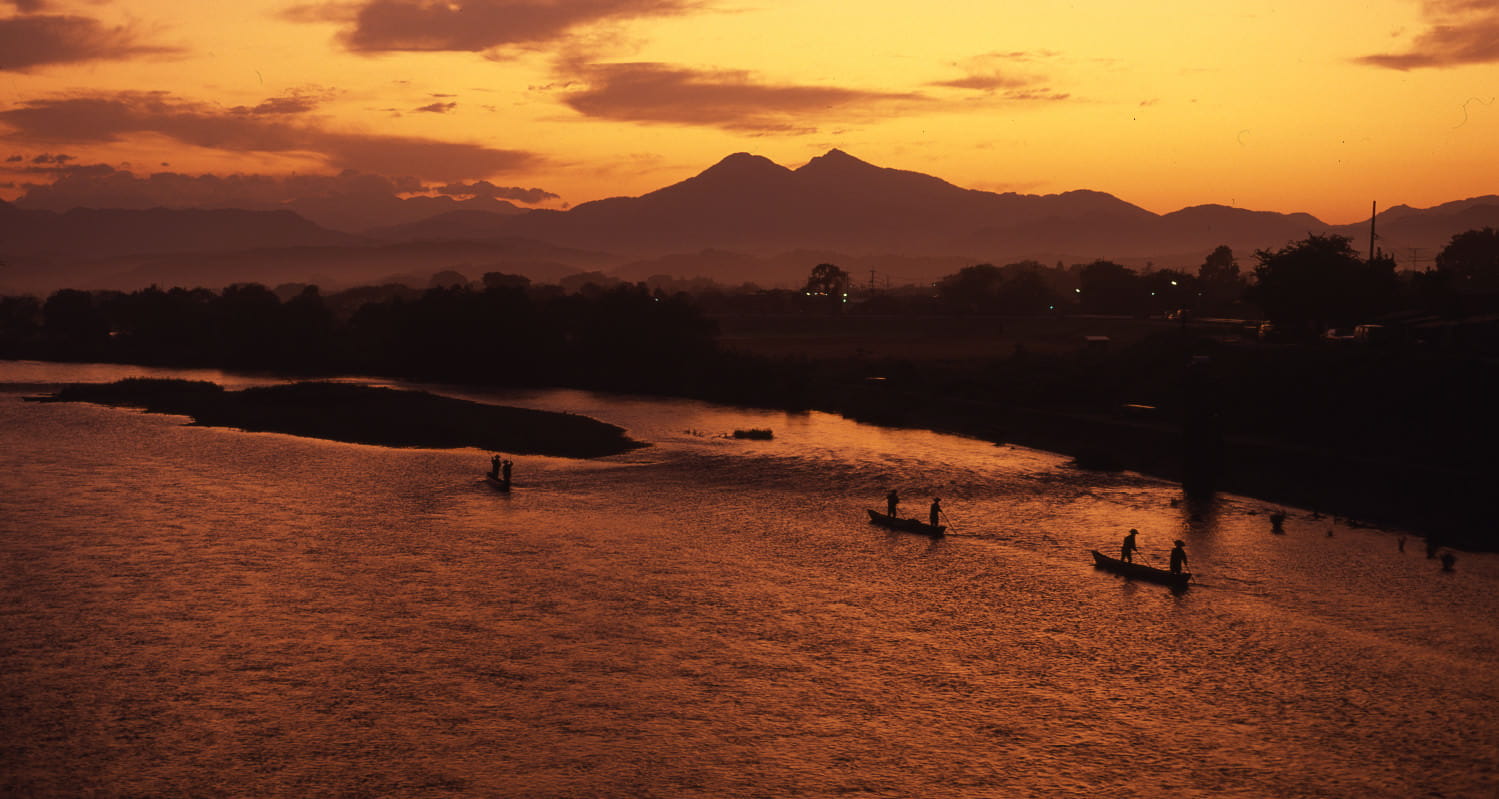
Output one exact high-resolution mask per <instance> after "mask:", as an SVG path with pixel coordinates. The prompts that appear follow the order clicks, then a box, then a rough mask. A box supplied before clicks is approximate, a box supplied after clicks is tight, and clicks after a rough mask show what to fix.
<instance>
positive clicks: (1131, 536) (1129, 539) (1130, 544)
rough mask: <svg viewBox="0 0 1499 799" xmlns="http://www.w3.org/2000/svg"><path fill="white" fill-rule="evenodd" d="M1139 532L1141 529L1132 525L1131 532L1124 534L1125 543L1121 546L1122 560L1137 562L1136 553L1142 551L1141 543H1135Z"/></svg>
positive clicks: (1120, 556)
mask: <svg viewBox="0 0 1499 799" xmlns="http://www.w3.org/2000/svg"><path fill="white" fill-rule="evenodd" d="M1139 534H1140V531H1139V530H1136V529H1134V528H1133V527H1131V528H1130V531H1129V533H1128V534H1127V535H1125V536H1124V543H1123V544H1121V545H1120V546H1119V559H1120V560H1122V561H1126V562H1128V563H1134V562H1135V553H1136V552H1139V551H1140V545H1139V544H1136V543H1135V536H1137V535H1139Z"/></svg>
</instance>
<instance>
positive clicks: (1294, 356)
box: [0, 228, 1499, 550]
mask: <svg viewBox="0 0 1499 799" xmlns="http://www.w3.org/2000/svg"><path fill="white" fill-rule="evenodd" d="M1254 257H1255V260H1256V261H1257V262H1258V263H1257V265H1255V266H1254V267H1253V271H1252V273H1250V272H1249V271H1248V270H1241V269H1240V267H1239V264H1238V262H1237V261H1236V259H1235V257H1234V255H1233V252H1232V251H1231V250H1230V249H1229V248H1228V247H1226V246H1225V247H1219V248H1217V249H1216V250H1214V251H1213V252H1212V253H1211V254H1209V255H1207V257H1206V258H1205V260H1204V261H1203V263H1202V265H1201V266H1200V267H1199V268H1198V269H1197V273H1196V274H1195V275H1193V274H1190V273H1188V272H1185V271H1181V270H1177V269H1169V268H1167V269H1150V270H1147V271H1145V272H1137V271H1135V270H1131V269H1128V268H1126V267H1124V266H1121V265H1119V264H1115V263H1112V262H1108V261H1095V262H1093V263H1089V264H1072V265H1070V266H1064V265H1062V264H1060V263H1059V264H1057V266H1055V267H1051V266H1047V265H1044V264H1040V263H1035V262H1021V263H1015V264H1007V265H1005V266H999V267H997V266H994V265H990V264H979V265H975V266H971V267H965V268H964V269H962V270H960V271H959V272H957V273H956V274H953V275H949V276H947V277H945V278H943V279H941V280H939V281H937V282H936V283H935V284H927V285H909V286H904V287H897V288H890V287H889V286H887V287H886V288H884V289H880V288H878V287H877V286H876V285H875V282H874V280H873V279H872V278H871V281H870V284H869V286H868V287H867V288H861V287H859V286H856V285H855V284H854V282H853V280H852V276H851V275H850V274H848V273H847V272H844V271H843V270H842V269H840V268H838V267H836V266H834V265H832V264H818V265H817V266H816V267H813V268H812V271H811V273H810V274H809V276H808V281H807V284H806V285H805V286H804V287H803V288H802V289H800V290H791V289H771V290H764V289H759V288H758V287H754V286H752V285H750V284H745V285H744V286H741V287H738V288H730V287H723V286H717V285H716V284H711V283H709V284H701V283H693V282H683V281H679V280H675V279H668V278H665V277H664V276H658V277H657V278H652V279H650V280H648V281H641V282H638V283H624V282H620V281H618V280H617V279H614V278H611V277H610V276H607V275H602V274H596V273H590V274H583V275H578V276H575V277H576V279H575V280H569V281H568V283H569V285H568V286H564V285H561V284H558V285H549V284H548V285H532V284H531V283H530V281H529V280H528V279H526V278H524V277H521V276H518V275H507V274H502V273H498V272H490V273H485V274H484V276H483V278H482V279H481V280H477V281H473V280H469V279H468V278H467V277H466V276H464V275H462V274H459V273H457V272H452V271H448V272H440V273H438V274H435V275H433V276H432V279H431V281H430V285H429V287H428V288H426V289H422V288H417V287H412V286H407V285H404V284H400V283H391V284H387V285H382V286H367V287H363V288H359V289H350V290H346V291H341V292H338V293H336V294H331V295H327V296H324V295H323V294H322V293H321V292H320V291H319V289H318V287H317V286H315V285H308V284H286V285H282V286H277V287H275V288H274V289H272V288H268V287H266V286H263V285H259V284H253V283H250V284H234V285H231V286H228V287H225V288H224V289H222V290H218V291H215V290H209V289H202V288H198V289H184V288H172V289H167V290H163V289H160V288H158V287H154V286H153V287H151V288H148V289H142V290H139V291H135V292H130V293H124V292H110V291H92V292H91V291H83V290H75V289H64V290H61V291H58V292H55V293H54V294H52V295H51V296H49V297H47V298H46V299H45V300H43V299H42V298H37V297H0V357H3V358H13V359H27V358H35V359H39V360H50V361H64V362H66V361H74V362H105V363H132V364H140V365H144V366H162V367H174V368H215V369H224V370H230V371H235V372H244V373H265V374H276V375H288V376H297V377H300V378H302V379H308V380H317V379H329V378H330V377H334V376H338V375H367V376H374V377H380V378H387V379H392V380H405V381H412V382H418V383H428V384H455V385H465V386H473V387H479V388H502V389H504V388H538V387H554V386H555V387H566V388H577V389H584V390H589V391H603V392H616V393H620V394H635V395H651V396H665V397H686V398H692V399H698V400H704V401H708V402H715V403H720V404H727V405H741V406H747V407H757V408H769V409H777V410H784V411H793V412H795V411H807V410H818V411H826V412H829V413H836V414H840V415H843V416H845V417H848V418H850V419H854V420H856V421H860V422H867V423H871V424H877V425H884V426H888V427H902V428H920V429H929V430H934V431H938V432H944V433H955V434H959V435H964V436H969V437H972V438H977V439H981V440H987V441H991V442H995V443H1010V444H1017V445H1022V446H1026V447H1033V448H1037V449H1044V450H1049V451H1053V452H1057V453H1060V454H1062V455H1066V456H1071V457H1072V458H1074V459H1075V461H1074V462H1075V465H1076V466H1077V468H1088V467H1092V468H1097V469H1107V470H1121V469H1122V470H1130V471H1135V472H1139V473H1142V474H1148V475H1151V476H1155V477H1160V478H1163V479H1167V480H1173V481H1177V482H1180V483H1182V484H1183V486H1184V488H1183V499H1184V500H1186V501H1187V502H1188V503H1189V504H1193V503H1195V500H1193V499H1192V497H1195V496H1207V495H1210V493H1211V491H1214V490H1217V491H1225V492H1232V493H1235V494H1240V495H1243V496H1247V497H1251V498H1253V499H1256V500H1258V501H1261V502H1263V503H1264V504H1265V505H1266V506H1267V507H1266V511H1269V510H1271V509H1272V508H1273V506H1274V505H1276V504H1283V505H1286V506H1295V507H1298V508H1306V509H1308V510H1309V511H1311V512H1310V513H1307V514H1305V515H1306V516H1307V517H1308V518H1309V519H1311V520H1315V519H1317V518H1319V517H1322V516H1336V517H1342V518H1344V519H1348V520H1350V521H1352V520H1356V521H1357V522H1360V523H1365V524H1374V525H1386V526H1394V527H1400V528H1403V529H1407V530H1410V531H1412V532H1415V533H1418V534H1420V535H1423V536H1426V537H1428V538H1429V539H1432V540H1440V541H1442V543H1444V544H1446V545H1452V546H1461V547H1463V548H1472V549H1480V548H1481V549H1489V550H1493V549H1499V530H1496V528H1495V525H1494V522H1493V518H1492V511H1491V508H1490V507H1489V505H1490V503H1489V502H1488V496H1489V491H1488V489H1489V487H1490V486H1491V485H1492V484H1493V483H1494V481H1495V480H1499V425H1495V424H1493V418H1494V415H1495V413H1496V409H1499V313H1496V311H1499V268H1496V267H1495V265H1496V264H1499V260H1496V259H1499V231H1494V230H1492V229H1487V228H1486V229H1484V230H1482V231H1469V233H1465V234H1462V235H1460V236H1456V237H1454V239H1453V242H1452V244H1451V245H1449V246H1448V247H1447V248H1446V249H1444V250H1443V252H1442V253H1440V254H1439V255H1438V258H1437V267H1436V268H1434V269H1432V270H1427V271H1425V272H1397V271H1396V270H1395V268H1394V263H1393V262H1392V261H1390V260H1389V259H1388V258H1381V257H1371V258H1367V259H1366V258H1364V257H1363V256H1362V255H1361V254H1360V253H1358V252H1355V251H1354V250H1353V249H1352V246H1351V242H1350V240H1348V239H1346V238H1342V237H1336V236H1333V237H1321V236H1311V237H1309V238H1308V239H1307V240H1305V241H1302V242H1296V243H1293V244H1290V245H1288V246H1287V247H1285V248H1282V249H1281V250H1278V251H1274V252H1270V251H1261V252H1257V253H1255V256H1254ZM304 390H305V389H304ZM325 390H327V389H325ZM179 399H180V398H179ZM200 400H201V398H200ZM293 404H294V403H293ZM324 407H327V406H324ZM203 412H204V413H208V411H203ZM220 412H222V411H220ZM277 413H279V412H277ZM277 413H273V412H272V408H267V407H259V408H257V409H255V411H254V415H256V416H259V417H262V418H265V417H276V416H277ZM410 413H412V414H414V415H415V416H416V417H418V418H419V417H420V415H422V414H423V410H422V409H421V408H413V409H412V410H411V411H410ZM426 415H428V416H430V415H431V414H426ZM277 418H279V417H277ZM229 423H230V424H233V422H232V421H231V422H229ZM278 423H280V424H290V423H291V422H288V421H286V420H284V419H283V420H281V421H279V422H278ZM297 424H300V425H303V426H304V427H303V428H300V429H308V430H313V431H316V430H317V429H318V428H319V427H320V426H324V425H327V424H332V422H309V421H305V420H304V421H301V422H297ZM365 426H366V427H367V428H378V427H379V426H380V425H379V424H378V423H375V422H367V423H366V424H365ZM407 434H408V433H401V434H399V435H397V434H396V433H394V432H389V433H386V434H385V435H390V436H395V437H396V438H397V439H398V440H396V441H395V442H394V443H396V444H397V445H406V444H407V443H408V442H407V441H402V440H399V438H400V435H407ZM424 434H430V431H428V432H427V433H424ZM347 435H349V436H350V437H351V440H370V441H378V442H382V443H383V442H386V441H389V440H390V439H389V438H373V437H372V433H370V432H350V433H347ZM447 435H450V436H454V437H455V439H452V440H459V441H463V442H464V444H462V445H468V444H471V443H473V442H472V441H470V440H469V439H465V438H464V437H463V433H462V431H450V432H449V433H447ZM495 443H497V444H499V446H497V447H495V448H497V449H505V450H507V451H515V450H516V448H517V447H516V445H515V444H513V443H512V442H510V441H498V442H495ZM486 446H487V444H486ZM1196 504H1197V505H1198V508H1197V511H1200V512H1202V513H1210V512H1211V506H1209V505H1202V504H1201V503H1196ZM1197 511H1194V512H1197Z"/></svg>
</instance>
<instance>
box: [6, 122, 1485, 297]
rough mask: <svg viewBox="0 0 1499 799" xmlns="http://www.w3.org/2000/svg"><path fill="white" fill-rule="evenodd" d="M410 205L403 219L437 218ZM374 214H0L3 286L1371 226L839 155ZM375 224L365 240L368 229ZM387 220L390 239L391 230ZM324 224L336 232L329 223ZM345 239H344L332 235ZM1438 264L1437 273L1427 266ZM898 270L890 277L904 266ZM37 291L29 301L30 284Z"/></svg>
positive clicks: (1422, 253)
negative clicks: (536, 198)
mask: <svg viewBox="0 0 1499 799" xmlns="http://www.w3.org/2000/svg"><path fill="white" fill-rule="evenodd" d="M423 199H427V200H430V198H413V199H412V200H408V201H405V202H408V203H411V204H410V206H409V208H407V209H406V210H407V211H410V212H411V213H406V215H405V218H406V219H413V218H416V217H417V216H419V215H420V209H422V208H429V207H434V206H432V205H431V204H430V203H427V204H424V203H422V202H421V200H423ZM360 207H362V206H341V205H337V204H336V203H334V202H333V201H331V200H330V201H326V202H324V203H322V204H321V205H319V204H317V203H313V204H310V205H309V204H303V205H300V206H298V208H299V210H302V211H303V213H305V214H309V215H311V217H312V218H311V220H309V219H308V218H306V217H304V216H299V215H298V214H296V213H293V212H292V211H289V210H279V211H251V210H237V209H226V210H204V209H164V208H157V209H151V210H146V211H141V210H136V211H127V210H109V209H74V210H72V211H68V212H65V213H60V214H59V213H54V212H51V211H41V210H34V209H25V208H19V207H16V206H14V205H10V204H6V203H3V202H0V261H3V262H5V263H6V264H7V268H6V269H5V270H0V289H9V288H13V287H15V286H17V285H22V284H24V283H26V282H27V281H22V280H18V279H17V277H18V276H28V277H30V278H32V280H31V281H30V282H32V283H37V284H49V285H51V286H63V285H80V286H87V287H114V288H134V287H138V286H140V285H148V284H149V283H152V282H156V283H161V284H163V285H181V284H184V283H193V284H196V285H203V286H208V287H217V286H222V285H225V284H227V283H231V282H239V281H247V280H257V281H260V282H267V283H276V282H293V281H312V282H321V283H323V284H324V285H325V286H326V285H332V286H343V285H348V284H350V283H359V282H372V281H377V280H382V279H386V278H388V277H390V276H392V275H396V274H401V273H407V274H425V275H430V274H432V273H433V272H436V271H439V270H443V269H457V270H458V271H460V272H463V273H465V274H467V275H468V276H469V277H471V278H477V277H479V276H480V275H481V274H483V273H484V272H485V271H506V272H513V273H519V274H526V275H527V276H529V277H532V278H533V279H536V280H554V279H556V278H557V276H558V275H561V274H569V273H573V272H580V271H594V270H602V271H617V272H618V273H619V274H620V275H621V276H622V277H626V278H629V279H641V278H644V277H647V276H650V275H653V274H670V275H675V276H677V277H697V276H703V277H711V278H714V279H716V280H719V281H721V282H725V283H739V282H756V283H759V284H761V285H777V284H781V285H786V284H790V283H792V282H795V281H796V280H797V279H798V278H804V277H805V275H806V273H807V271H808V270H809V269H810V267H811V266H812V265H814V264H815V263H817V262H818V261H821V260H831V261H833V262H835V263H840V264H842V265H845V266H846V267H853V268H854V269H857V270H858V271H860V272H862V271H863V270H864V269H879V270H880V271H882V272H886V273H887V274H890V273H893V274H895V275H898V276H900V277H901V278H904V279H906V280H929V279H936V278H938V277H941V276H942V275H944V274H950V273H951V272H953V271H956V269H957V268H961V266H962V265H970V264H974V263H981V262H991V263H1008V262H1013V261H1016V260H1021V259H1024V258H1034V259H1037V260H1041V261H1043V262H1046V263H1054V262H1056V261H1065V262H1067V263H1079V262H1085V261H1088V260H1093V259H1097V258H1106V259H1111V260H1116V261H1120V262H1123V263H1127V264H1134V265H1142V264H1144V263H1145V262H1146V261H1154V262H1155V264H1156V265H1157V266H1159V267H1174V268H1180V269H1189V270H1190V269H1195V268H1196V266H1197V265H1198V264H1200V263H1201V262H1202V259H1203V257H1204V256H1205V255H1206V254H1207V253H1208V252H1210V251H1212V250H1213V249H1214V248H1215V247H1217V246H1218V245H1222V244H1227V245H1229V246H1230V247H1232V248H1233V249H1234V251H1235V253H1236V254H1238V255H1239V258H1240V260H1241V262H1244V263H1245V264H1246V265H1247V264H1249V263H1250V262H1251V260H1252V259H1251V255H1252V253H1253V252H1254V251H1255V250H1257V249H1262V248H1278V247H1281V246H1283V245H1285V244H1286V243H1288V242H1291V241H1294V240H1297V239H1302V238H1305V237H1306V236H1307V235H1309V234H1311V233H1338V234H1342V235H1348V236H1350V237H1352V238H1353V239H1354V240H1355V242H1356V243H1357V244H1358V246H1360V248H1362V247H1363V246H1365V244H1366V242H1367V241H1368V235H1369V231H1368V222H1364V223H1361V224H1358V225H1348V226H1330V225H1328V224H1326V223H1324V222H1322V221H1320V220H1318V219H1317V218H1315V217H1313V216H1310V215H1308V214H1300V213H1298V214H1280V213H1272V212H1263V211H1249V210H1244V209H1239V208H1230V207H1227V206H1222V205H1199V206H1193V207H1190V208H1184V209H1182V210H1179V211H1175V212H1172V213H1168V214H1156V213H1152V212H1150V211H1148V210H1146V209H1143V208H1140V207H1138V206H1135V205H1131V204H1130V203H1128V202H1125V201H1123V200H1121V199H1119V198H1117V197H1114V196H1112V195H1109V194H1105V193H1102V192H1096V191H1069V192H1064V193H1061V194H1048V195H1032V194H1016V193H996V192H988V191H979V190H974V189H965V188H962V187H959V186H955V185H953V184H951V183H948V182H946V181H944V180H941V179H939V178H936V177H932V176H930V175H924V174H921V173H917V172H909V171H905V170H899V169H888V168H884V167H879V166H875V165H872V164H869V163H866V162H864V161H860V160H859V159H857V158H854V157H853V156H850V155H848V154H847V153H844V152H842V151H840V150H832V151H830V152H828V153H827V154H825V155H822V156H819V157H817V158H813V159H812V160H811V161H810V162H808V163H807V164H805V165H803V166H801V167H798V168H796V169H789V168H787V167H783V166H780V165H778V164H776V163H774V162H772V161H770V160H768V159H766V158H763V157H760V156H756V155H750V154H747V153H738V154H735V155H731V156H729V157H727V158H725V159H723V160H722V161H720V162H718V163H717V164H715V165H713V166H712V167H710V168H708V169H706V170H704V171H703V172H702V173H700V174H698V175H696V176H693V177H691V178H688V179H687V180H684V181H681V182H680V183H675V184H672V185H670V186H666V187H664V188H661V189H658V190H656V191H653V192H650V193H647V194H644V195H641V196H639V197H615V198H610V199H605V200H598V201H594V202H587V203H582V204H580V205H578V206H576V207H574V208H572V209H570V210H567V211H551V210H533V211H529V212H516V211H515V210H514V209H513V207H509V206H508V205H506V207H503V208H499V209H498V211H493V210H471V209H467V208H468V207H467V206H464V207H465V208H466V210H459V211H452V212H449V213H441V214H437V215H435V216H429V217H426V218H421V219H418V220H417V221H409V222H404V223H400V224H389V223H388V220H390V219H393V218H398V217H400V216H401V215H402V213H403V212H402V211H401V209H395V208H382V210H381V216H380V218H379V219H375V218H371V217H369V215H367V214H366V215H365V216H361V215H360V214H359V208H360ZM359 219H367V220H368V223H367V224H362V225H361V224H358V223H357V220H359ZM382 220H384V221H385V223H383V224H382ZM1377 222H1378V229H1379V235H1380V239H1379V242H1378V243H1379V246H1380V247H1381V248H1383V249H1384V250H1386V251H1387V252H1393V253H1394V254H1396V256H1397V258H1399V259H1401V261H1402V265H1405V266H1411V265H1418V266H1419V265H1424V264H1429V263H1430V260H1431V258H1432V257H1433V256H1434V255H1435V253H1436V252H1437V251H1438V250H1439V249H1440V248H1441V247H1442V246H1443V245H1445V244H1446V242H1447V241H1448V240H1449V239H1450V238H1451V237H1452V236H1453V235H1455V234H1457V233H1460V232H1462V231H1464V230H1469V229H1473V228H1478V227H1484V226H1495V227H1499V197H1496V196H1492V195H1490V196H1486V197H1477V198H1472V199H1468V200H1462V201H1458V202H1453V203H1447V204H1445V205H1441V206H1437V207H1435V208H1429V209H1415V208H1409V207H1406V206H1397V207H1395V208H1391V209H1388V210H1386V211H1384V212H1382V213H1381V214H1380V215H1379V217H1378V219H1377ZM319 223H321V224H319ZM335 228H336V229H335ZM1423 261H1424V264H1423ZM892 265H893V266H892ZM23 287H25V286H23Z"/></svg>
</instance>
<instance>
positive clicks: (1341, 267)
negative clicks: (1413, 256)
mask: <svg viewBox="0 0 1499 799" xmlns="http://www.w3.org/2000/svg"><path fill="white" fill-rule="evenodd" d="M1255 258H1256V259H1258V260H1259V265H1258V266H1256V267H1255V268H1254V284H1253V285H1251V286H1250V287H1249V290H1248V292H1247V298H1248V299H1249V300H1250V301H1251V302H1254V303H1255V304H1256V305H1258V306H1259V307H1260V309H1261V310H1263V311H1264V312H1265V316H1266V317H1268V318H1269V319H1270V320H1271V321H1272V322H1275V323H1276V324H1277V325H1279V326H1281V327H1282V328H1284V329H1286V330H1291V331H1295V330H1300V331H1301V332H1303V333H1317V332H1320V331H1321V330H1323V329H1326V328H1329V327H1337V326H1343V325H1352V324H1357V323H1359V322H1362V321H1365V320H1367V319H1368V318H1369V317H1370V316H1373V315H1375V314H1378V313H1382V312H1384V311H1387V310H1389V309H1390V307H1391V305H1392V303H1393V302H1394V300H1395V299H1396V297H1397V296H1398V294H1399V290H1400V283H1399V280H1398V279H1397V278H1396V277H1395V262H1394V261H1392V260H1390V259H1388V258H1376V259H1375V260H1373V261H1369V262H1365V261H1364V260H1363V259H1362V258H1361V257H1360V256H1359V254H1358V253H1357V252H1355V251H1354V250H1353V246H1352V240H1351V239H1349V238H1348V237H1347V236H1336V235H1328V236H1318V235H1316V234H1313V235H1311V236H1309V237H1307V238H1306V239H1304V240H1302V241H1298V242H1294V243H1292V244H1288V245H1286V246H1285V247H1282V248H1281V249H1279V250H1277V251H1275V252H1270V251H1269V250H1260V251H1258V252H1256V253H1255Z"/></svg>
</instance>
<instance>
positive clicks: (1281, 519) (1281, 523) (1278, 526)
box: [1270, 510, 1286, 535]
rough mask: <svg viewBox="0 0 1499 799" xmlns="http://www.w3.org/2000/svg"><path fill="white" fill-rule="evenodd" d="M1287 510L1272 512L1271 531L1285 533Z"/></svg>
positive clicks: (1278, 533) (1277, 533) (1279, 533)
mask: <svg viewBox="0 0 1499 799" xmlns="http://www.w3.org/2000/svg"><path fill="white" fill-rule="evenodd" d="M1285 524H1286V512H1285V511H1283V510H1278V511H1276V512H1274V513H1272V514H1270V532H1272V533H1275V534H1276V535H1285V532H1286V529H1285Z"/></svg>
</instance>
